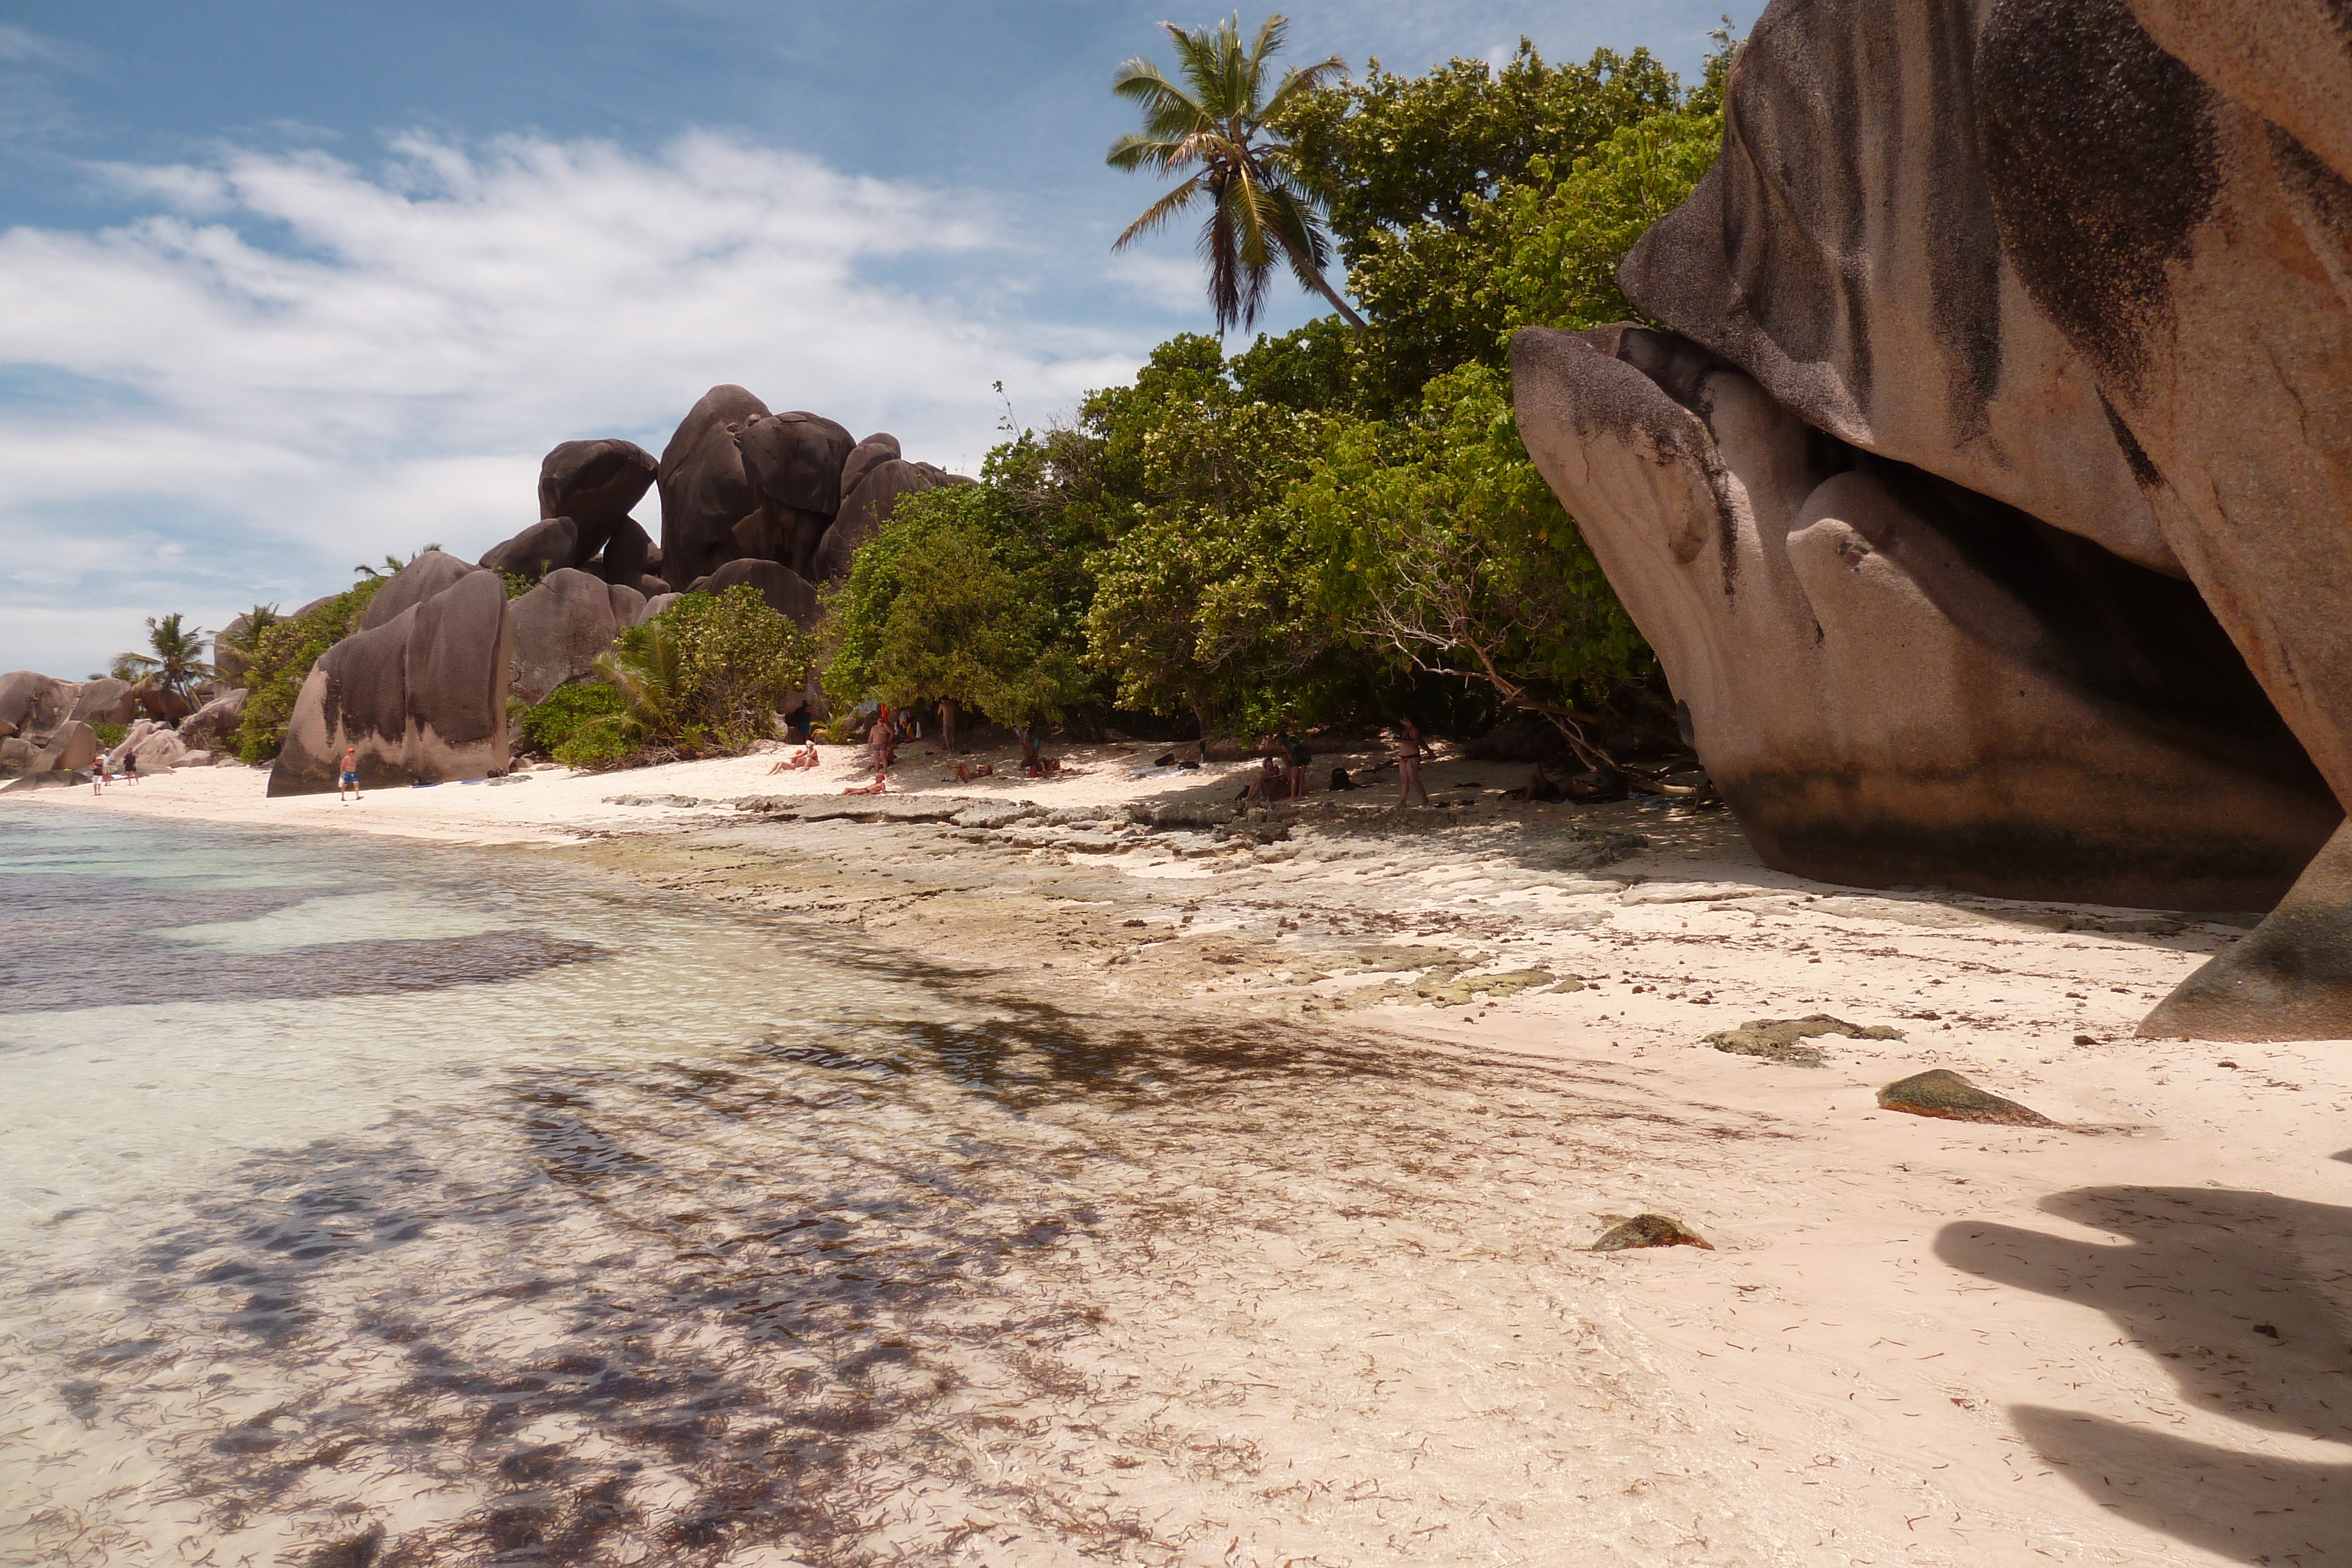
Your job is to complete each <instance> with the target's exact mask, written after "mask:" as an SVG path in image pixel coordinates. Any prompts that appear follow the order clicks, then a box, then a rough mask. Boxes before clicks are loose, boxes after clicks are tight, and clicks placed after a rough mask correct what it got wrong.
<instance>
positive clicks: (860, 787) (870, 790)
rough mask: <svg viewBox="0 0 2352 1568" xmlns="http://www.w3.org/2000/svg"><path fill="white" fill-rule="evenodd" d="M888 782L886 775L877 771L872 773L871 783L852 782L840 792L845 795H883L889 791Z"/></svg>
mask: <svg viewBox="0 0 2352 1568" xmlns="http://www.w3.org/2000/svg"><path fill="white" fill-rule="evenodd" d="M889 784H890V781H889V776H888V775H887V774H883V773H877V774H875V775H874V782H873V783H871V784H852V785H851V786H850V787H849V788H848V789H844V790H843V791H842V793H843V794H845V795H885V794H887V793H889Z"/></svg>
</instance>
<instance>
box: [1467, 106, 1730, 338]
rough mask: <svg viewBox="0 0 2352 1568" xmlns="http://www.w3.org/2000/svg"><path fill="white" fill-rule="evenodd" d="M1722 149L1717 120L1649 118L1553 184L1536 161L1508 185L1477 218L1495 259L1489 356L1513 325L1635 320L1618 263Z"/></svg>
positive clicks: (1482, 301)
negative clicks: (1493, 337) (1619, 280)
mask: <svg viewBox="0 0 2352 1568" xmlns="http://www.w3.org/2000/svg"><path fill="white" fill-rule="evenodd" d="M1722 143H1723V117H1722V116H1721V115H1719V114H1685V113H1671V114H1655V115H1652V116H1651V117H1650V118H1649V119H1647V120H1642V121H1639V122H1638V123H1636V124H1633V125H1627V126H1622V127H1620V128H1619V129H1618V130H1616V131H1612V132H1611V133H1610V135H1609V137H1608V139H1607V140H1605V141H1601V142H1600V143H1599V144H1598V145H1596V146H1595V147H1594V148H1593V149H1592V150H1591V152H1585V153H1581V154H1580V155H1579V156H1578V157H1577V158H1576V159H1575V160H1574V161H1573V162H1570V163H1569V164H1568V165H1567V166H1566V167H1565V168H1564V169H1562V170H1560V171H1559V176H1560V177H1559V178H1558V179H1557V180H1555V179H1554V178H1553V174H1554V170H1553V167H1552V165H1551V163H1550V162H1549V161H1548V160H1544V159H1538V160H1536V161H1535V162H1534V165H1533V167H1532V168H1531V170H1530V175H1531V177H1530V179H1529V180H1528V182H1527V183H1524V184H1514V185H1511V186H1509V187H1507V188H1506V189H1505V190H1504V192H1503V193H1501V194H1500V195H1499V196H1497V197H1496V200H1495V201H1494V202H1493V203H1491V204H1488V205H1486V207H1485V208H1484V209H1483V210H1482V211H1481V212H1480V213H1479V214H1478V216H1477V219H1476V221H1475V228H1476V229H1477V231H1478V235H1479V238H1480V239H1481V240H1482V241H1484V242H1485V243H1486V245H1487V246H1488V248H1489V250H1490V251H1491V253H1492V254H1493V255H1494V256H1495V257H1496V260H1495V263H1494V265H1493V266H1492V267H1490V268H1489V269H1488V271H1487V273H1486V279H1485V281H1484V283H1483V285H1482V286H1481V287H1480V288H1479V290H1478V302H1479V308H1480V310H1481V311H1482V313H1484V314H1486V315H1487V316H1488V317H1489V318H1490V319H1492V320H1493V321H1494V322H1495V324H1496V351H1497V352H1499V351H1501V350H1502V349H1503V348H1504V347H1505V346H1506V345H1507V342H1508V340H1509V337H1510V334H1511V332H1512V331H1513V330H1515V329H1517V328H1520V327H1565V328H1570V329H1583V328H1588V327H1600V326H1605V325H1607V324H1608V323H1609V322H1612V321H1622V320H1626V319H1639V318H1640V316H1641V312H1640V311H1638V310H1636V309H1635V308H1633V305H1632V303H1631V302H1630V301H1628V300H1627V299H1626V298H1625V296H1624V293H1623V291H1622V289H1620V288H1619V287H1618V286H1617V264H1618V263H1619V262H1620V261H1622V260H1623V259H1624V256H1625V253H1626V252H1627V251H1629V250H1631V249H1633V242H1634V241H1635V240H1638V239H1640V238H1641V237H1642V233H1643V230H1644V229H1647V228H1648V227H1649V226H1650V225H1652V224H1654V223H1655V222H1657V221H1658V220H1659V219H1660V218H1662V217H1664V216H1665V215H1666V214H1668V213H1670V212H1672V211H1674V210H1675V208H1676V207H1677V206H1680V205H1681V204H1682V203H1683V199H1684V198H1685V197H1686V196H1688V195H1689V194H1690V193H1691V189H1692V187H1693V186H1695V185H1696V184H1697V183H1698V182H1699V179H1700V177H1701V176H1702V175H1704V174H1705V173H1706V172H1707V170H1708V168H1709V167H1710V166H1712V165H1713V163H1714V162H1715V155H1716V152H1717V149H1718V148H1720V147H1721V145H1722Z"/></svg>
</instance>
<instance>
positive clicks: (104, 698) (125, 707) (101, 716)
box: [66, 675, 140, 725]
mask: <svg viewBox="0 0 2352 1568" xmlns="http://www.w3.org/2000/svg"><path fill="white" fill-rule="evenodd" d="M139 695H140V694H139V693H137V692H136V691H133V690H132V689H131V683H130V682H129V681H118V680H115V679H113V678H112V677H111V676H103V675H102V676H100V678H99V679H97V680H94V681H84V682H82V683H81V685H79V687H78V688H76V690H75V692H74V696H73V706H71V707H70V708H68V709H67V710H66V720H67V722H68V723H73V722H75V721H77V720H79V722H81V723H83V724H126V725H127V724H129V723H130V722H131V720H132V719H133V718H136V717H137V716H139Z"/></svg>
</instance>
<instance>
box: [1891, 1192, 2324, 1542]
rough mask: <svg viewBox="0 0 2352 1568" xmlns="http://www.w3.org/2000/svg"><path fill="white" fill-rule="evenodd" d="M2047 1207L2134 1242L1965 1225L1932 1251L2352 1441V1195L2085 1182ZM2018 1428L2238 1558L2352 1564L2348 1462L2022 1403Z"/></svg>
mask: <svg viewBox="0 0 2352 1568" xmlns="http://www.w3.org/2000/svg"><path fill="white" fill-rule="evenodd" d="M2042 1207H2043V1208H2044V1209H2045V1210H2047V1211H2048V1212H2050V1213H2052V1214H2054V1215H2058V1216H2060V1217H2062V1218H2066V1219H2071V1220H2074V1221H2076V1222H2077V1223H2080V1224H2083V1225H2086V1226H2091V1227H2094V1228H2099V1229H2103V1230H2106V1231H2109V1232H2111V1233H2113V1234H2115V1235H2117V1236H2121V1237H2124V1238H2126V1240H2124V1241H2122V1242H2120V1243H2116V1244H2111V1245H2103V1244H2099V1243H2093V1242H2083V1241H2077V1240H2074V1239H2068V1238H2063V1237H2058V1236H2051V1235H2047V1234H2045V1233H2042V1232H2039V1231H2032V1230H2021V1229H2018V1228H2014V1227H2011V1226H2005V1225H1990V1224H1981V1223H1968V1222H1963V1223H1958V1224H1953V1225H1948V1226H1946V1227H1945V1228H1944V1229H1943V1231H1942V1232H1941V1233H1940V1234H1939V1235H1938V1236H1937V1241H1936V1253H1937V1257H1939V1258H1941V1259H1942V1260H1944V1261H1945V1262H1947V1263H1949V1264H1951V1265H1952V1266H1953V1267H1955V1268H1958V1269H1962V1270H1967V1271H1968V1272H1969V1273H1972V1274H1975V1275H1978V1276H1979V1277H1980V1278H1983V1279H1987V1280H1991V1281H1998V1282H2000V1283H2001V1284H2005V1285H2013V1286H2016V1287H2019V1288H2021V1289H2023V1290H2029V1291H2039V1292H2040V1293H2042V1294H2043V1295H2049V1296H2056V1297H2061V1298H2063V1299H2065V1300H2068V1301H2079V1302H2081V1303H2082V1304H2083V1305H2084V1306H2086V1307H2092V1308H2095V1309H2096V1310H2098V1311H2100V1312H2105V1313H2106V1314H2107V1315H2108V1317H2109V1318H2111V1319H2112V1320H2113V1321H2114V1322H2115V1323H2116V1327H2117V1328H2118V1329H2119V1330H2120V1331H2121V1332H2122V1333H2123V1335H2124V1337H2125V1339H2126V1342H2127V1343H2132V1344H2136V1345H2137V1346H2138V1347H2140V1348H2141V1349H2143V1350H2145V1351H2147V1353H2148V1354H2150V1355H2152V1356H2155V1357H2157V1358H2158V1361H2159V1363H2160V1364H2162V1366H2163V1367H2164V1369H2165V1370H2166V1372H2167V1373H2168V1375H2170V1376H2171V1378H2172V1380H2173V1382H2174V1385H2176V1387H2177V1388H2178V1389H2179V1395H2180V1397H2181V1398H2182V1400H2183V1401H2185V1402H2186V1403H2188V1404H2189V1405H2191V1406H2196V1407H2198V1408H2200V1409H2205V1410H2210V1411H2213V1412H2215V1413H2217V1414H2221V1415H2226V1416H2231V1417H2233V1418H2235V1419H2237V1420H2240V1421H2243V1422H2246V1423H2247V1424H2249V1425H2250V1426H2253V1427H2260V1428H2262V1429H2263V1430H2264V1431H2269V1432H2278V1433H2284V1434H2292V1435H2294V1436H2298V1437H2314V1438H2318V1439H2321V1440H2324V1441H2327V1442H2335V1443H2352V1332H2347V1331H2348V1330H2352V1313H2347V1310H2346V1309H2347V1302H2348V1301H2352V1208H2345V1207H2336V1206H2334V1205H2330V1204H2321V1203H2309V1202H2305V1201H2302V1200H2299V1199H2294V1198H2285V1197H2277V1196H2275V1195H2273V1194H2271V1193H2263V1192H2233V1191H2224V1190H2219V1189H2214V1188H2206V1187H2142V1186H2113V1187H2086V1188H2078V1189H2075V1190H2073V1191H2069V1192H2062V1193H2057V1194H2054V1195H2053V1196H2052V1197H2048V1198H2045V1199H2044V1200H2043V1201H2042ZM2011 1415H2012V1416H2013V1417H2014V1418H2015V1419H2016V1421H2017V1423H2018V1428H2019V1430H2020V1432H2021V1433H2022V1435H2023V1436H2024V1437H2025V1439H2026V1440H2027V1441H2028V1442H2029V1443H2031V1444H2032V1446H2033V1447H2034V1448H2035V1450H2036V1451H2037V1452H2038V1453H2040V1454H2041V1456H2042V1458H2043V1459H2044V1460H2046V1461H2048V1462H2049V1463H2051V1464H2053V1465H2055V1466H2057V1467H2059V1468H2061V1469H2063V1470H2064V1471H2065V1472H2066V1474H2067V1475H2068V1477H2069V1478H2070V1479H2073V1480H2074V1483H2075V1484H2076V1485H2077V1486H2079V1487H2081V1488H2082V1489H2083V1490H2084V1492H2085V1493H2087V1494H2088V1495H2089V1496H2090V1497H2091V1498H2092V1499H2093V1500H2095V1501H2096V1502H2098V1503H2099V1504H2100V1505H2101V1506H2102V1507H2105V1508H2109V1509H2112V1510H2114V1511H2116V1512H2118V1513H2120V1514H2122V1515H2123V1516H2124V1517H2126V1518H2127V1519H2131V1520H2134V1521H2137V1522H2138V1523H2141V1524H2143V1525H2146V1526H2147V1527H2148V1528H2150V1529H2152V1530H2159V1531H2164V1532H2166V1533H2167V1534H2169V1535H2172V1536H2174V1537H2176V1538H2177V1539H2179V1540H2181V1541H2185V1542H2191V1543H2193V1544H2196V1545H2198V1546H2201V1547H2203V1548H2205V1549H2207V1550H2209V1551H2212V1552H2220V1553H2222V1554H2224V1555H2226V1556H2228V1557H2231V1558H2232V1559H2234V1560H2236V1561H2240V1562H2248V1563H2306V1564H2318V1563H2344V1562H2352V1462H2347V1463H2344V1464H2331V1463H2326V1462H2310V1461H2296V1460H2290V1459H2285V1458H2280V1457H2276V1456H2273V1455H2268V1454H2263V1453H2258V1452H2251V1451H2243V1450H2237V1449H2231V1448H2217V1447H2214V1446H2211V1445H2209V1444H2205V1443H2199V1442H2194V1441H2190V1440H2189V1439H2187V1438H2184V1437H2173V1436H2170V1435H2168V1434H2166V1433H2163V1432H2159V1431H2155V1430H2152V1429H2150V1428H2147V1427H2137V1426H2131V1425H2126V1424H2124V1423H2120V1422H2116V1421H2111V1420H2106V1419H2104V1418H2101V1417H2098V1416H2086V1415H2083V1414H2080V1413H2078V1412H2074V1411H2066V1410H2056V1409H2050V1408H2046V1407H2042V1406H2018V1407H2016V1408H2015V1409H2014V1410H2012V1412H2011Z"/></svg>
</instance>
